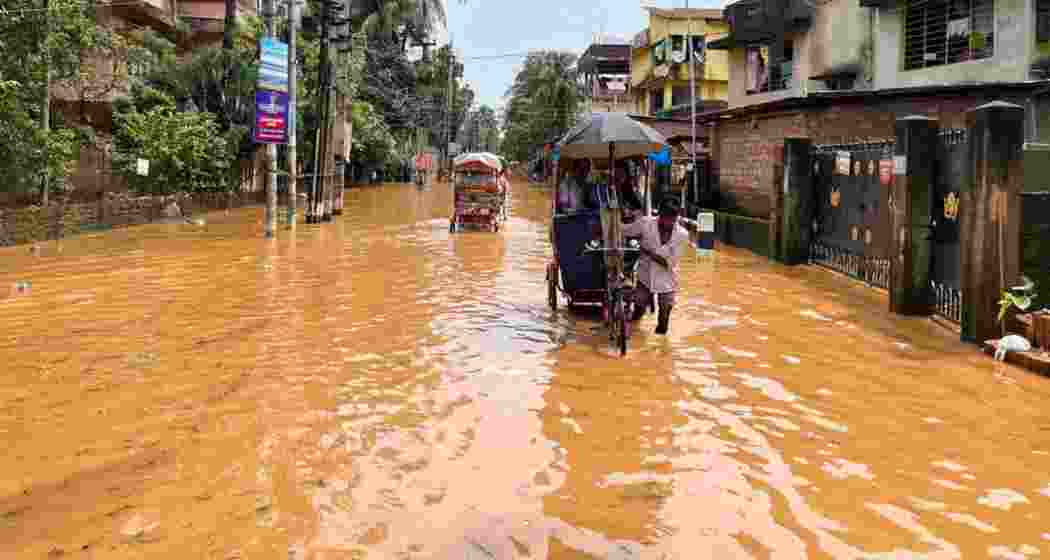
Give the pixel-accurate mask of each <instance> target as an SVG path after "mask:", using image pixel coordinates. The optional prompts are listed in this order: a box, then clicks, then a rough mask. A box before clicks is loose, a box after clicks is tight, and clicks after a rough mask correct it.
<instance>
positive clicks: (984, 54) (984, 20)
mask: <svg viewBox="0 0 1050 560" xmlns="http://www.w3.org/2000/svg"><path fill="white" fill-rule="evenodd" d="M994 29H995V5H994V2H993V0H909V2H908V7H907V12H906V15H905V21H904V69H905V70H914V69H916V68H927V67H930V66H941V65H944V64H954V63H956V62H964V61H967V60H978V59H982V58H990V57H991V56H992V55H993V54H994V51H995V49H994V44H995V34H994Z"/></svg>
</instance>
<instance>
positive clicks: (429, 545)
mask: <svg viewBox="0 0 1050 560" xmlns="http://www.w3.org/2000/svg"><path fill="white" fill-rule="evenodd" d="M549 196H550V193H549V191H545V190H543V189H540V188H537V187H535V186H533V187H529V186H527V185H525V184H518V185H515V186H514V188H513V190H512V193H511V198H510V205H511V208H510V219H509V221H508V222H507V223H506V224H505V226H504V227H503V228H501V230H500V232H499V233H488V232H464V233H456V234H450V233H449V231H448V229H449V228H448V215H449V206H450V197H449V193H448V187H447V186H446V185H441V184H439V185H435V186H434V187H433V188H432V189H430V190H426V191H419V190H417V189H416V188H415V187H414V186H411V185H384V186H381V187H364V188H359V189H353V190H350V191H348V192H347V200H346V208H347V210H346V214H345V215H344V216H342V217H341V218H339V219H337V220H336V221H334V222H333V223H328V224H322V225H312V226H306V225H300V226H299V227H298V228H297V230H296V231H295V232H290V231H288V230H286V229H282V230H281V231H280V232H279V235H278V237H277V239H275V240H266V239H264V238H263V236H262V226H261V224H260V220H261V216H262V210H261V209H260V208H248V209H241V210H234V211H233V212H231V213H229V214H226V213H223V212H219V213H215V214H212V215H209V216H208V223H207V224H206V225H204V226H196V225H189V224H186V225H170V224H156V225H150V226H144V227H136V228H130V229H123V230H116V231H110V232H105V233H99V234H94V235H85V236H80V237H76V238H69V239H65V240H63V241H61V242H55V241H51V242H48V243H46V244H43V245H41V250H40V251H38V252H36V253H33V252H31V251H30V250H28V247H24V246H23V247H12V248H5V249H0V297H2V298H3V299H0V363H2V364H3V365H2V366H0V442H2V444H3V453H2V454H0V558H19V559H21V558H56V557H61V558H105V559H125V558H150V559H165V558H173V559H176V558H177V559H189V558H209V559H211V558H214V559H222V560H227V559H236V558H241V559H246V560H247V559H270V558H274V559H281V560H284V559H288V558H292V559H316V560H324V559H336V558H355V559H360V558H375V559H387V558H390V559H412V558H421V559H422V558H434V559H438V558H450V559H466V558H479V559H491V558H496V559H518V558H531V559H576V558H602V559H633V558H644V559H650V558H651V559H698V558H776V559H780V558H784V559H791V558H850V559H854V558H935V559H941V558H945V559H947V558H1010V559H1013V558H1018V559H1020V558H1040V557H1042V558H1046V557H1047V556H1050V404H1048V403H1050V382H1048V380H1046V379H1044V378H1039V377H1036V376H1033V375H1030V374H1028V373H1025V372H1023V371H1021V370H1018V369H1015V368H1013V367H1012V366H1009V365H1003V364H1000V363H996V362H993V361H991V360H990V359H988V358H986V357H984V356H981V355H980V354H979V353H978V352H977V351H976V349H975V348H974V347H969V346H966V345H963V344H961V343H959V342H958V341H957V339H956V337H954V336H953V335H951V334H949V333H947V332H945V331H942V330H940V329H939V328H938V327H936V326H934V325H932V324H931V323H930V322H929V321H928V320H925V319H902V318H897V317H892V316H890V315H889V314H888V313H887V312H886V311H885V310H886V307H887V306H886V302H885V298H884V297H883V296H880V295H879V294H876V293H873V292H872V291H870V290H868V289H867V288H865V287H863V286H859V285H857V284H854V283H852V282H850V281H848V280H844V279H841V278H838V277H836V276H833V275H831V274H830V273H827V272H824V271H820V270H816V269H813V268H810V267H796V268H792V269H788V268H784V267H780V266H775V265H770V264H768V263H766V262H765V261H763V260H760V259H759V258H757V257H755V256H753V255H751V254H750V253H747V252H744V251H740V250H735V249H731V248H721V249H720V250H719V251H718V252H717V253H716V255H715V256H714V257H712V258H706V259H703V260H699V259H696V258H693V257H691V256H690V257H688V258H686V259H685V260H684V261H683V263H682V284H683V289H682V292H681V293H680V294H679V295H678V307H677V309H676V310H675V313H674V317H673V319H672V323H671V333H670V334H669V335H668V336H666V337H661V336H657V335H654V334H652V330H653V327H654V323H655V320H654V318H653V317H652V316H649V317H646V318H645V319H644V320H643V321H642V324H641V327H640V328H639V329H638V330H639V331H640V332H638V333H637V334H636V335H635V336H634V337H633V339H632V340H631V342H630V351H629V353H628V355H627V357H626V358H622V359H621V358H619V357H618V356H617V355H615V354H614V353H613V349H612V346H611V345H610V344H609V342H608V337H607V336H606V335H605V333H604V332H603V331H601V330H600V329H598V323H597V322H596V321H595V320H594V319H593V318H590V317H585V316H577V315H573V314H570V313H568V312H567V311H565V310H564V306H562V307H560V308H559V309H558V311H557V312H552V311H551V310H550V309H549V308H548V306H547V301H546V288H545V279H544V267H545V266H546V264H547V263H548V261H549V260H550V258H551V248H550V244H549V242H548V238H549V237H548V236H549V233H548V228H549V219H548V215H547V213H548V211H549V210H548V209H549V207H550V206H549ZM25 283H27V284H25ZM563 303H564V300H563Z"/></svg>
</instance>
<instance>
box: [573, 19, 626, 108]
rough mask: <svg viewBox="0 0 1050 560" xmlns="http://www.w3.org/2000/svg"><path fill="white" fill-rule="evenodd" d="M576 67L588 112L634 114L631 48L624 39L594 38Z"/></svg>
mask: <svg viewBox="0 0 1050 560" xmlns="http://www.w3.org/2000/svg"><path fill="white" fill-rule="evenodd" d="M578 67H579V70H580V74H579V75H580V85H581V86H582V88H583V90H584V92H585V96H586V100H587V102H588V105H589V107H590V111H592V112H597V113H601V112H609V113H630V112H633V110H634V100H633V99H632V97H631V84H630V82H631V45H630V43H629V42H628V41H627V40H623V39H618V38H615V37H606V36H596V37H595V39H594V42H593V43H592V44H591V46H590V47H588V48H587V50H586V51H584V53H583V55H581V56H580V60H579V62H578Z"/></svg>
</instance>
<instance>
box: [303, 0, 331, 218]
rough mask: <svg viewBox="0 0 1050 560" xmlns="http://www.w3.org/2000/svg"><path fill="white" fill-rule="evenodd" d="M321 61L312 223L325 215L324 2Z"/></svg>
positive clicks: (325, 56) (326, 53)
mask: <svg viewBox="0 0 1050 560" xmlns="http://www.w3.org/2000/svg"><path fill="white" fill-rule="evenodd" d="M320 17H321V61H320V68H319V69H318V72H319V74H320V76H319V78H320V79H319V84H320V88H319V89H320V92H319V93H320V97H321V99H320V101H321V102H320V103H319V104H318V111H317V117H318V120H317V127H316V130H315V141H314V174H313V188H312V189H311V193H310V194H311V196H310V208H309V210H308V211H309V214H308V215H307V219H306V222H307V223H311V224H316V223H320V222H321V220H322V219H323V217H324V211H323V207H324V198H323V191H324V180H323V178H322V174H323V173H324V169H325V164H324V150H323V146H322V145H321V144H322V143H323V142H324V139H325V138H326V136H327V135H326V134H324V130H325V123H326V122H327V121H328V118H327V117H328V115H327V112H328V77H329V72H328V70H329V68H328V7H327V5H325V4H324V3H323V2H322V3H321V14H320Z"/></svg>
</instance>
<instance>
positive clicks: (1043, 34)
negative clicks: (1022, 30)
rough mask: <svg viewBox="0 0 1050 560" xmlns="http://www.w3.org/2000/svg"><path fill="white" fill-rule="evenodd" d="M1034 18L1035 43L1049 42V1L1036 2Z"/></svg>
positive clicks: (1039, 0)
mask: <svg viewBox="0 0 1050 560" xmlns="http://www.w3.org/2000/svg"><path fill="white" fill-rule="evenodd" d="M1035 17H1036V23H1035V29H1036V31H1035V33H1036V41H1038V42H1040V43H1045V42H1047V41H1050V0H1036V2H1035Z"/></svg>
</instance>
